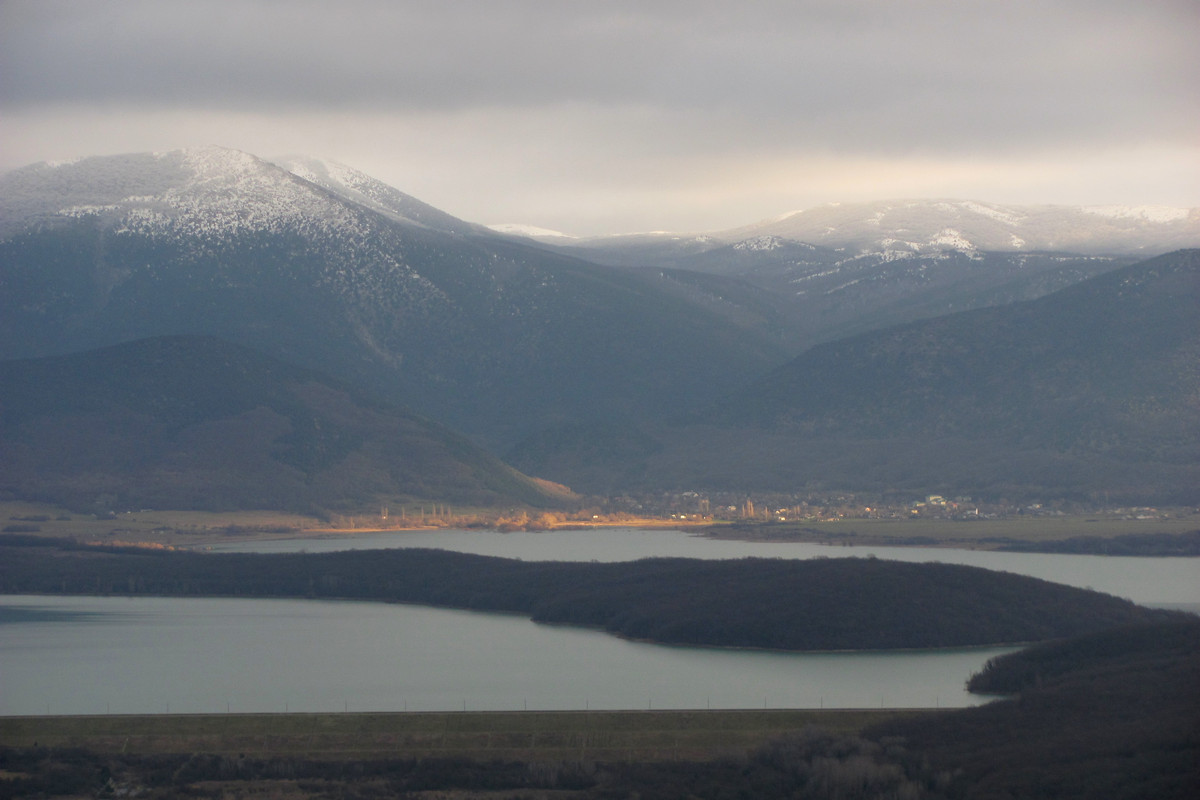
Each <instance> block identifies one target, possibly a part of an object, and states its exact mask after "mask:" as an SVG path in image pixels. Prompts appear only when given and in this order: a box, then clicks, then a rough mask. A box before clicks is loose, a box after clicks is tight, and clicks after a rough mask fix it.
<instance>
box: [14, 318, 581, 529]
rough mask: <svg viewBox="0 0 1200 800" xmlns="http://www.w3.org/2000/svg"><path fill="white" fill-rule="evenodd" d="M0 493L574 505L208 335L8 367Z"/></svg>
mask: <svg viewBox="0 0 1200 800" xmlns="http://www.w3.org/2000/svg"><path fill="white" fill-rule="evenodd" d="M0 494H7V495H9V496H12V497H16V498H19V499H31V500H39V501H46V502H53V503H58V504H62V505H64V506H67V507H70V508H73V509H76V510H90V511H109V510H113V509H118V508H143V507H150V508H177V509H201V510H229V509H278V510H289V511H299V512H304V513H317V514H323V513H326V512H328V511H347V510H349V511H361V510H362V509H364V508H366V509H371V510H373V511H377V510H378V508H379V507H380V505H387V504H389V503H391V504H394V505H400V504H401V503H403V502H411V501H416V500H439V501H442V502H455V503H459V504H468V505H480V506H488V505H511V504H514V503H515V504H519V505H530V506H542V507H551V506H559V505H561V504H563V503H564V502H569V500H570V498H569V497H568V496H565V495H561V494H559V495H556V494H553V493H551V492H549V491H547V490H546V488H545V485H544V484H542V483H540V482H537V481H535V480H533V479H530V478H528V477H526V476H524V475H521V474H519V473H517V472H516V471H515V470H513V469H512V468H510V467H508V466H507V465H504V464H502V463H501V462H499V460H497V459H495V458H494V457H492V456H491V455H489V454H487V453H485V452H483V451H482V450H480V449H479V448H477V447H476V446H475V445H472V444H470V443H469V442H468V441H467V440H466V439H465V438H463V437H462V436H460V435H458V434H455V433H453V432H451V431H450V430H448V429H446V428H445V427H444V426H441V425H438V424H436V423H433V422H431V421H429V420H426V419H423V418H421V417H418V416H416V415H414V414H412V413H410V412H408V411H405V410H403V409H399V408H395V407H393V406H391V405H389V404H387V403H385V402H381V401H379V400H375V399H372V398H369V397H366V396H364V395H363V394H362V393H361V392H358V391H356V390H354V389H351V388H350V387H348V386H346V385H344V384H341V383H339V382H337V381H334V380H331V379H329V378H327V377H326V376H323V375H321V374H319V373H316V372H313V371H311V370H306V369H302V368H299V367H295V366H293V365H290V364H286V363H284V362H282V361H278V360H276V359H272V358H269V357H267V356H264V355H262V354H260V353H257V352H255V351H252V350H249V349H247V348H244V347H240V346H238V345H234V344H230V343H228V342H224V341H222V340H220V339H216V338H214V337H208V336H168V337H159V338H155V339H144V340H139V341H136V342H130V343H126V344H121V345H116V346H112V347H107V348H102V349H99V350H90V351H85V352H81V353H73V354H69V355H63V356H55V357H47V358H39V359H26V360H18V361H2V362H0Z"/></svg>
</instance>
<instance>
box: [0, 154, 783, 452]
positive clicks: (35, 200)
mask: <svg viewBox="0 0 1200 800" xmlns="http://www.w3.org/2000/svg"><path fill="white" fill-rule="evenodd" d="M281 163H283V164H284V165H285V166H286V167H287V168H285V167H282V166H279V165H277V164H272V163H270V162H267V161H264V160H263V159H260V158H256V157H254V156H252V155H249V154H246V153H241V152H237V151H233V150H227V149H223V148H200V149H196V150H184V151H174V152H168V153H154V154H152V153H144V154H132V155H127V156H111V157H97V158H87V159H83V160H81V161H78V162H73V163H70V164H62V165H56V166H51V165H44V164H43V165H35V166H31V167H27V168H24V169H21V170H17V171H15V172H11V173H8V174H7V175H4V176H0V358H29V357H37V356H45V355H55V354H61V353H65V352H72V351H76V350H83V349H89V348H94V347H100V346H105V345H110V344H116V343H119V342H123V341H131V340H134V339H140V338H148V337H152V336H161V335H174V334H206V335H213V336H219V337H221V338H223V339H226V340H229V341H233V342H237V343H239V344H243V345H246V346H249V347H253V348H255V349H257V350H260V351H262V352H264V353H267V354H269V355H272V356H274V357H278V358H282V359H284V360H287V361H289V362H291V363H296V364H300V365H302V366H305V367H309V368H313V369H318V370H320V371H322V372H324V373H326V374H329V375H332V376H334V377H337V378H339V379H341V380H345V381H348V382H350V383H352V384H354V385H357V386H362V387H365V388H368V389H370V390H371V391H372V392H374V393H376V394H379V395H381V396H384V397H387V398H388V399H390V400H393V401H396V402H398V403H401V404H403V405H406V406H408V407H411V408H413V409H414V410H416V411H418V412H420V413H423V414H426V415H428V416H430V417H432V418H435V419H437V420H438V421H440V422H444V423H446V424H448V425H451V426H452V427H454V428H455V429H456V430H462V431H464V432H466V433H468V434H470V435H472V436H475V437H477V438H479V439H480V440H483V441H488V442H511V441H515V440H517V439H519V438H520V437H522V436H524V435H527V434H528V433H529V432H531V431H533V430H537V429H539V428H540V427H542V426H543V425H545V424H547V423H550V422H554V423H558V422H562V421H570V420H581V419H590V418H617V417H621V416H623V415H634V416H648V415H649V416H653V415H657V414H659V413H661V411H662V410H663V409H678V408H684V407H695V406H696V405H697V404H698V403H703V402H705V401H706V400H711V399H713V398H715V397H717V396H719V395H720V394H721V393H724V392H727V391H730V390H732V389H733V388H734V387H735V386H737V385H739V384H740V383H742V382H744V381H746V380H749V379H751V378H752V377H755V376H756V375H758V374H761V372H762V371H764V370H765V369H767V368H769V367H771V366H775V365H777V364H778V363H780V362H782V361H783V360H784V359H785V358H786V357H787V355H790V354H791V353H789V352H788V351H786V350H785V348H784V347H783V346H782V345H781V343H780V342H779V341H777V340H776V339H774V338H773V337H772V336H770V335H769V334H766V333H764V332H762V331H761V330H759V329H758V328H756V327H755V326H754V325H753V324H749V323H747V324H743V323H741V322H739V321H737V320H736V319H734V318H733V317H732V316H731V315H729V314H725V313H723V312H722V310H721V309H720V308H717V307H715V306H704V305H701V304H698V303H696V302H694V301H693V300H692V299H690V298H689V296H688V295H687V294H686V293H683V292H679V291H676V290H675V287H664V286H662V285H659V284H657V283H656V282H654V281H648V280H646V276H644V275H639V274H636V273H633V272H630V271H627V270H621V269H615V268H612V267H604V266H599V265H595V264H591V263H588V262H586V261H583V260H580V259H578V258H573V257H566V256H562V255H558V254H554V253H550V252H547V251H546V250H544V249H541V248H538V247H535V246H533V245H532V243H529V242H523V241H518V240H515V239H513V238H512V237H506V236H502V235H500V234H498V233H494V232H492V231H488V230H486V229H484V228H482V227H480V226H476V225H473V224H471V223H468V222H464V221H462V220H458V219H455V218H454V217H452V216H451V215H449V214H445V213H444V212H441V211H438V210H437V209H434V208H432V207H430V206H428V205H426V204H424V203H422V202H420V201H419V200H416V199H415V198H412V197H409V196H407V195H404V194H403V193H401V192H399V191H397V190H395V189H393V188H391V187H388V186H386V185H384V184H382V183H380V182H378V181H375V180H373V179H371V178H369V177H368V176H365V175H363V174H362V173H358V172H355V171H354V170H350V169H348V168H345V167H341V166H338V165H332V164H327V163H324V162H316V161H312V160H310V159H291V160H286V161H283V162H281ZM289 170H290V171H289Z"/></svg>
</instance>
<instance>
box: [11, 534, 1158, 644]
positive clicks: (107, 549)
mask: <svg viewBox="0 0 1200 800" xmlns="http://www.w3.org/2000/svg"><path fill="white" fill-rule="evenodd" d="M0 592H2V593H6V594H30V593H33V594H38V593H46V594H58V593H62V594H119V595H171V596H227V597H298V598H305V597H307V598H313V599H355V600H375V601H384V602H396V603H415V604H423V605H430V606H440V607H447V608H461V609H473V610H479V611H497V612H505V613H518V614H524V615H528V616H529V617H530V618H532V619H533V620H535V621H537V622H545V623H557V624H569V625H581V626H588V627H595V628H600V629H602V630H605V631H608V632H610V633H613V634H616V635H619V636H624V637H629V638H633V639H642V640H648V641H656V642H663V643H670V644H685V645H700V646H720V647H754V648H769V649H780V650H809V651H813V650H859V649H869V650H885V649H911V648H935V647H967V646H983V645H996V644H1009V643H1017V642H1033V641H1042V640H1046V639H1055V638H1062V637H1067V636H1076V635H1080V634H1084V633H1089V632H1092V631H1098V630H1103V629H1106V628H1111V627H1113V626H1118V625H1124V624H1130V623H1138V622H1150V621H1156V620H1166V619H1171V618H1175V617H1176V616H1177V615H1176V614H1175V613H1174V612H1167V611H1159V610H1152V609H1146V608H1142V607H1139V606H1137V605H1135V604H1133V603H1132V602H1130V601H1128V600H1123V599H1119V598H1116V597H1112V596H1110V595H1105V594H1101V593H1098V592H1094V591H1089V590H1085V589H1077V588H1073V587H1069V586H1063V585H1060V584H1055V583H1051V582H1048V581H1043V580H1039V579H1036V578H1030V577H1025V576H1020V575H1014V574H1011V573H1003V572H994V571H991V570H985V569H980V568H977V567H967V566H960V565H952V564H938V563H927V564H910V563H903V562H895V561H887V560H881V559H875V558H830V559H814V560H810V561H797V560H788V559H759V558H746V559H738V560H725V561H707V560H695V559H680V558H654V559H645V560H641V561H635V562H627V563H616V564H606V563H576V562H525V561H519V560H514V559H505V558H494V557H486V556H477V555H470V554H463V553H453V552H446V551H440V550H425V549H397V550H373V551H364V550H359V551H347V552H336V553H320V554H313V553H297V554H269V555H266V554H242V553H236V554H234V553H220V554H217V553H203V552H189V551H176V550H166V549H151V548H137V547H112V546H95V545H81V544H78V543H76V542H73V541H69V540H53V539H47V538H42V537H33V536H21V535H8V536H2V537H0Z"/></svg>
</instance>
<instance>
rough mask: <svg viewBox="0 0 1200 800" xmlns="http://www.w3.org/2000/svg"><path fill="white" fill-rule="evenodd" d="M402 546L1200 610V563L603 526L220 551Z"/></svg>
mask: <svg viewBox="0 0 1200 800" xmlns="http://www.w3.org/2000/svg"><path fill="white" fill-rule="evenodd" d="M394 547H436V548H441V549H444V550H455V551H458V552H463V553H477V554H479V555H488V556H505V557H508V558H520V559H524V560H527V561H632V560H634V559H638V558H649V557H652V556H678V557H682V558H744V557H747V556H757V557H761V558H839V557H845V556H860V557H865V556H868V555H874V556H876V557H878V558H888V559H894V560H896V561H918V562H923V561H940V562H943V563H946V564H967V565H970V566H975V567H984V568H986V569H995V570H1002V571H1005V572H1015V573H1018V574H1020V575H1030V576H1032V577H1035V578H1042V579H1044V580H1048V581H1054V582H1055V583H1065V584H1067V585H1068V586H1078V587H1080V588H1090V589H1095V590H1096V591H1099V592H1106V593H1108V594H1112V595H1116V596H1117V597H1125V598H1128V599H1130V600H1133V601H1134V602H1135V603H1142V604H1151V605H1183V606H1188V607H1196V608H1200V558H1133V557H1116V556H1074V555H1058V554H1048V553H998V552H994V551H986V550H954V549H949V548H940V547H841V546H831V545H822V544H807V543H793V542H743V541H726V540H721V539H706V538H704V537H701V536H695V535H692V534H689V533H686V532H684V531H677V530H644V529H638V528H598V529H593V530H578V531H552V532H527V531H516V532H513V533H498V532H495V531H464V530H442V531H389V532H382V533H363V534H356V535H350V536H333V537H327V538H321V539H282V540H275V541H260V542H239V543H236V544H229V545H221V546H216V547H214V548H213V549H214V550H221V551H227V552H258V553H285V552H286V553H296V552H310V553H319V552H329V551H334V550H350V549H377V548H394Z"/></svg>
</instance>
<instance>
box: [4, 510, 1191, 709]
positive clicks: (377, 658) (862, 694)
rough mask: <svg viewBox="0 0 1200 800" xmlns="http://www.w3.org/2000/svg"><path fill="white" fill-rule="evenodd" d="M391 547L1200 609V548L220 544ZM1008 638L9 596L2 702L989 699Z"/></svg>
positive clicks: (532, 539)
mask: <svg viewBox="0 0 1200 800" xmlns="http://www.w3.org/2000/svg"><path fill="white" fill-rule="evenodd" d="M391 547H438V548H443V549H447V550H455V551H459V552H468V553H478V554H482V555H493V556H506V557H510V558H521V559H526V560H561V561H626V560H633V559H637V558H646V557H651V556H680V557H688V558H741V557H745V556H760V557H768V558H819V557H840V556H867V555H874V556H876V557H878V558H892V559H897V560H902V561H942V562H946V563H959V564H969V565H973V566H980V567H986V568H989V569H999V570H1006V571H1009V572H1016V573H1020V574H1025V575H1032V576H1034V577H1039V578H1044V579H1047V580H1052V581H1056V582H1059V583H1066V584H1069V585H1073V586H1080V587H1090V588H1094V589H1097V590H1099V591H1104V592H1108V593H1110V594H1114V595H1117V596H1119V597H1127V598H1130V599H1132V600H1134V601H1136V602H1139V603H1146V604H1154V605H1178V606H1183V607H1190V608H1192V609H1194V610H1195V609H1200V559H1195V558H1177V559H1168V558H1114V557H1103V556H1065V555H1044V554H1030V553H995V552H986V551H970V550H950V549H941V548H899V547H831V546H827V545H817V544H793V543H764V542H740V541H721V540H714V539H705V538H701V537H697V536H693V535H690V534H687V533H685V532H682V531H672V530H641V529H632V528H616V529H612V528H609V529H598V530H584V531H556V532H551V533H532V532H515V533H496V532H487V531H455V530H443V531H418V532H388V533H370V534H359V535H355V536H336V537H328V538H323V539H295V540H275V541H264V542H241V543H236V544H229V545H223V546H220V547H214V548H213V549H214V550H223V551H240V552H249V551H254V552H302V551H308V552H328V551H333V550H345V549H363V548H391ZM1010 649H1011V648H1010ZM1010 649H1003V648H992V649H972V650H959V651H935V652H904V653H879V652H875V653H827V654H796V653H772V652H759V651H746V650H721V649H709V648H689V647H670V646H665V645H655V644H645V643H639V642H629V641H624V640H622V639H618V638H616V637H613V636H610V635H608V634H605V633H602V632H599V631H591V630H581V629H575V628H569V627H555V626H545V625H538V624H536V623H533V622H531V621H529V620H528V619H525V618H523V617H517V616H505V615H498V614H484V613H476V612H468V611H453V610H446V609H434V608H423V607H419V606H404V605H392V604H384V603H357V602H336V601H335V602H330V601H315V600H244V599H219V598H187V599H182V598H155V597H142V598H114V597H26V596H8V597H4V596H0V714H4V715H14V714H104V713H114V714H115V713H167V712H172V713H178V712H188V713H219V712H222V711H230V712H262V711H337V710H351V711H403V710H409V711H446V710H456V709H467V710H520V709H523V708H528V709H530V710H546V709H582V708H595V709H640V708H763V707H768V708H820V707H825V708H874V707H879V706H881V705H882V706H887V707H935V706H942V707H957V706H964V705H970V704H974V703H978V702H982V700H983V699H984V698H978V697H974V696H971V695H969V694H967V693H966V692H965V690H964V689H963V683H964V681H965V680H966V679H967V678H968V677H969V676H970V674H971V673H972V672H975V671H977V670H978V669H979V668H980V667H981V666H982V665H983V664H984V662H985V661H986V660H987V659H988V658H990V657H992V656H994V655H997V654H999V653H1002V652H1008V651H1009V650H1010Z"/></svg>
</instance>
